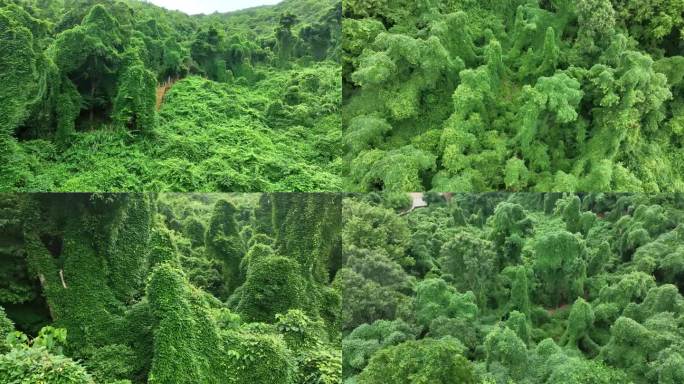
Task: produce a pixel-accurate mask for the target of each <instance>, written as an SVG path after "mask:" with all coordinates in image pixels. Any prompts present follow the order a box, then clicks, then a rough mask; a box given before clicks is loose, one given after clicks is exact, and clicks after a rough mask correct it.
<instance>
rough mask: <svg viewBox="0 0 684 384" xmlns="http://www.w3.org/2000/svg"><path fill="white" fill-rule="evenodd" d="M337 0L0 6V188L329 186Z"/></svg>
mask: <svg viewBox="0 0 684 384" xmlns="http://www.w3.org/2000/svg"><path fill="white" fill-rule="evenodd" d="M341 16H342V11H341V3H340V2H339V1H336V0H316V1H314V0H285V1H284V2H282V3H281V4H279V5H276V6H271V7H261V8H256V9H250V10H244V11H239V12H234V13H228V14H213V15H210V16H192V17H191V16H188V15H185V14H183V13H180V12H171V11H166V10H164V9H162V8H158V7H155V6H153V5H150V4H146V3H143V2H141V1H137V0H0V83H2V87H0V190H4V191H79V192H80V191H107V192H110V191H142V190H146V191H149V190H153V191H193V192H194V191H211V192H214V191H226V192H234V191H238V192H242V191H254V192H261V191H299V190H306V191H331V190H339V189H340V187H341V182H340V180H339V176H338V174H339V171H338V168H339V166H340V165H339V164H341V145H340V140H341V130H340V124H341V123H340V117H339V115H340V114H339V108H340V104H341V95H340V89H341V83H340V69H339V60H338V58H339V51H340V47H339V46H340V35H341V26H340V19H341Z"/></svg>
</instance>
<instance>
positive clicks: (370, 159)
mask: <svg viewBox="0 0 684 384" xmlns="http://www.w3.org/2000/svg"><path fill="white" fill-rule="evenodd" d="M343 36H344V38H343V90H344V106H343V127H344V144H345V146H346V156H345V165H344V169H343V174H344V176H345V178H346V185H347V186H348V188H349V189H351V190H355V191H360V192H366V191H377V190H388V191H424V190H435V191H444V192H448V191H462V192H470V191H478V192H480V191H501V190H508V191H526V190H529V191H538V192H548V191H559V192H605V191H618V192H637V191H645V192H665V191H682V190H684V174H683V171H682V170H684V151H682V148H683V147H684V92H683V90H684V88H683V87H682V84H683V83H682V79H683V77H682V74H683V73H684V1H682V0H483V1H476V0H378V1H368V0H345V8H344V20H343Z"/></svg>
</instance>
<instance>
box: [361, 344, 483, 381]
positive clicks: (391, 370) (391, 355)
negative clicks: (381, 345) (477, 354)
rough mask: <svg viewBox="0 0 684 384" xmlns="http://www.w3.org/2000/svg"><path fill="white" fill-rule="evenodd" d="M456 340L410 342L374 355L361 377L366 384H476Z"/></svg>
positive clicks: (468, 363)
mask: <svg viewBox="0 0 684 384" xmlns="http://www.w3.org/2000/svg"><path fill="white" fill-rule="evenodd" d="M462 349H463V346H462V345H461V343H459V342H458V341H457V340H455V339H449V338H446V339H440V340H431V339H423V340H420V341H407V342H404V343H402V344H399V345H397V346H393V347H389V348H387V349H384V350H382V351H380V352H378V353H377V354H376V355H374V356H373V357H372V358H371V360H370V362H369V363H368V367H366V369H365V370H364V371H363V372H362V373H361V374H360V375H359V377H358V382H359V383H361V384H363V383H367V384H375V383H377V384H379V383H387V382H390V383H397V384H399V383H401V384H404V383H406V384H409V383H421V384H423V383H425V384H427V383H435V384H457V383H463V384H471V383H475V382H476V381H475V377H474V375H473V367H472V364H471V363H470V362H469V361H468V360H467V359H466V358H465V357H463V355H461V352H462Z"/></svg>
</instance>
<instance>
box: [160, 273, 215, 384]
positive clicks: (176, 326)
mask: <svg viewBox="0 0 684 384" xmlns="http://www.w3.org/2000/svg"><path fill="white" fill-rule="evenodd" d="M191 289H192V288H191V286H190V285H189V284H188V282H187V280H186V279H185V278H184V276H183V274H182V272H180V271H179V270H177V269H176V268H174V267H173V266H171V265H170V264H168V263H164V264H162V265H160V266H158V267H157V268H155V269H154V270H153V272H152V275H151V276H150V281H149V284H148V287H147V291H148V296H149V300H150V305H151V308H152V312H153V313H154V315H155V317H156V318H157V321H158V324H157V325H156V330H155V339H154V360H153V363H152V369H151V371H150V375H149V382H150V383H210V382H220V381H225V380H227V372H225V371H223V369H222V367H221V365H220V364H221V363H220V360H221V359H220V356H221V354H220V352H221V350H220V349H219V348H218V347H219V346H220V337H219V335H218V329H217V327H216V325H215V324H214V323H213V320H212V319H211V317H210V314H209V312H208V309H207V308H206V305H205V304H204V303H202V301H201V300H202V297H201V296H200V295H198V294H197V293H193V292H192V290H191ZM200 324H201V325H200ZM198 325H200V326H198Z"/></svg>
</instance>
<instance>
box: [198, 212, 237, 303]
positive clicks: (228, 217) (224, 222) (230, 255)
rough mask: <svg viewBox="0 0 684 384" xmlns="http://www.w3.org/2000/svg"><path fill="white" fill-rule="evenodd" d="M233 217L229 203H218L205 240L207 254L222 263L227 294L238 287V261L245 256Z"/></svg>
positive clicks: (233, 213)
mask: <svg viewBox="0 0 684 384" xmlns="http://www.w3.org/2000/svg"><path fill="white" fill-rule="evenodd" d="M234 215H235V207H234V206H233V205H232V204H231V203H230V202H227V201H225V200H220V201H218V202H217V203H216V205H215V206H214V212H213V214H212V216H211V220H210V221H209V227H208V228H207V232H206V239H205V244H206V246H207V251H208V252H209V254H210V255H211V256H212V257H214V258H216V259H219V260H221V261H222V262H223V276H224V279H223V280H224V282H225V289H226V293H227V294H230V293H232V291H233V290H234V289H235V288H237V287H238V286H240V285H241V284H242V282H243V281H242V280H243V277H244V276H241V273H240V261H241V260H242V258H243V257H244V255H245V245H244V240H243V239H242V237H240V233H238V225H237V222H236V221H235V217H234Z"/></svg>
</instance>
